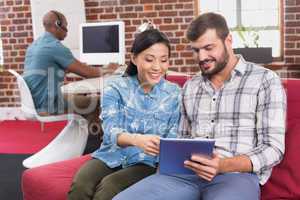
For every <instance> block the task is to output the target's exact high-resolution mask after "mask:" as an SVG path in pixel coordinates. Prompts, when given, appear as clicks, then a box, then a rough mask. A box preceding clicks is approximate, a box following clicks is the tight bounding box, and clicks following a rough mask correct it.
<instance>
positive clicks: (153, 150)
mask: <svg viewBox="0 0 300 200" xmlns="http://www.w3.org/2000/svg"><path fill="white" fill-rule="evenodd" d="M159 138H160V137H159V136H158V135H142V134H138V133H121V134H119V135H118V139H117V143H118V145H119V146H121V147H126V146H136V147H139V148H141V149H143V150H144V152H145V153H146V154H149V155H151V156H156V155H157V154H158V153H159Z"/></svg>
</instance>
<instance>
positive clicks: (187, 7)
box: [0, 0, 300, 107]
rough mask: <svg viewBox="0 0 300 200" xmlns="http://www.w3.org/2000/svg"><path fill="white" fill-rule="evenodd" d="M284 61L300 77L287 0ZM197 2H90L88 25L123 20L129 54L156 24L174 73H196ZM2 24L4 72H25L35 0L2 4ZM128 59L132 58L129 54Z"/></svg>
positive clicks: (292, 8) (299, 0)
mask: <svg viewBox="0 0 300 200" xmlns="http://www.w3.org/2000/svg"><path fill="white" fill-rule="evenodd" d="M284 1H285V2H284V23H285V25H284V32H285V35H284V39H285V41H286V42H285V43H284V60H283V62H282V63H283V64H277V65H275V66H273V65H271V66H269V67H270V68H273V69H275V70H278V71H282V73H281V74H282V75H283V76H294V77H300V73H299V71H300V67H299V65H300V50H299V49H300V48H299V47H300V40H299V39H300V34H299V33H300V22H299V21H300V20H299V19H300V0H284ZM195 6H196V4H195V1H194V0H85V9H86V10H85V11H86V18H87V21H88V22H95V21H99V20H101V21H106V20H107V21H109V20H113V19H120V20H123V21H124V22H125V24H126V50H127V52H129V50H130V46H131V44H132V41H133V36H134V32H135V31H136V28H137V27H138V26H139V25H140V24H141V23H142V22H144V21H146V19H150V20H152V21H153V22H154V23H155V24H156V25H158V27H159V29H160V30H161V31H163V32H165V33H166V34H167V35H168V36H169V38H170V40H171V42H172V50H173V51H172V52H173V53H172V61H171V64H172V67H171V69H174V70H177V71H181V72H188V73H194V72H195V71H197V70H198V69H197V67H195V64H194V61H193V58H192V53H191V51H190V50H189V49H188V48H187V45H186V44H187V41H186V40H185V30H186V28H187V26H188V24H189V22H190V21H191V20H192V18H193V17H194V13H195V12H194V11H195ZM0 24H1V31H2V40H3V46H4V58H5V59H4V64H5V69H15V70H17V71H19V72H20V73H22V71H23V61H24V54H25V51H26V48H27V47H28V45H29V44H30V43H31V42H32V40H33V39H32V38H33V33H32V22H31V8H30V0H0ZM126 58H127V60H128V59H129V54H127V55H126ZM14 81H15V80H14V79H13V78H12V76H11V75H10V74H9V73H7V72H6V71H4V72H0V107H7V106H8V107H11V106H16V105H18V102H19V96H18V89H17V88H16V85H15V83H14Z"/></svg>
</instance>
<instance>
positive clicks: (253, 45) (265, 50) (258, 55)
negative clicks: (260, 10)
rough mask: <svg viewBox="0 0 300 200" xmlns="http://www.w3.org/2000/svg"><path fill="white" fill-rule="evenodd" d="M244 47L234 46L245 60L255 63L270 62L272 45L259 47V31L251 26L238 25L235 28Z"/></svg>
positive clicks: (235, 50) (236, 51)
mask: <svg viewBox="0 0 300 200" xmlns="http://www.w3.org/2000/svg"><path fill="white" fill-rule="evenodd" d="M236 31H237V33H238V36H239V37H240V39H241V41H242V43H243V45H244V48H235V49H234V52H235V53H236V54H241V55H243V57H244V58H245V60H247V61H250V62H255V63H264V64H265V63H270V62H272V47H259V33H258V30H257V29H254V28H252V27H247V28H246V27H244V26H240V27H238V28H237V29H236Z"/></svg>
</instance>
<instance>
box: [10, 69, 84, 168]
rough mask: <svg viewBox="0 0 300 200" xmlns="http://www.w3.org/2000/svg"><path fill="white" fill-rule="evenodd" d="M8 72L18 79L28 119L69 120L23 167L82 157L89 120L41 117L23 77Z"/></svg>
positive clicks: (46, 120)
mask: <svg viewBox="0 0 300 200" xmlns="http://www.w3.org/2000/svg"><path fill="white" fill-rule="evenodd" d="M8 71H9V72H10V73H11V74H13V75H14V76H15V77H16V79H17V84H18V87H19V90H20V98H21V110H22V112H23V113H24V116H25V118H26V119H30V120H37V121H40V122H56V121H66V120H68V123H67V125H66V126H65V127H64V128H63V130H62V131H61V132H60V133H59V134H58V135H57V136H56V137H55V138H54V139H53V140H52V141H51V142H50V143H49V144H48V145H47V146H46V147H44V148H43V149H41V150H40V151H39V152H37V153H35V154H34V155H32V156H30V157H29V158H27V159H25V160H24V161H23V166H24V167H26V168H33V167H37V166H41V165H44V164H49V163H53V162H57V161H62V160H66V159H71V158H74V157H77V156H80V155H82V153H83V151H84V148H85V146H86V143H87V138H88V122H87V120H86V119H84V118H83V117H81V116H80V115H76V114H62V115H49V116H41V115H39V114H38V112H37V111H36V109H35V106H34V102H33V99H32V95H31V92H30V90H29V88H28V86H27V84H26V82H25V80H24V79H23V77H22V76H21V75H20V74H18V73H17V72H16V71H14V70H12V69H9V70H8Z"/></svg>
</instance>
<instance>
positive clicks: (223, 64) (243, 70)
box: [114, 13, 286, 200]
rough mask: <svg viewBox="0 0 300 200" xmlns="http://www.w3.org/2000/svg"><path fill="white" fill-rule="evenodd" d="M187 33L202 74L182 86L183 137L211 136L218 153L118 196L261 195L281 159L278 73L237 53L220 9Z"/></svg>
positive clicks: (149, 199) (192, 199)
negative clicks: (186, 171) (185, 171)
mask: <svg viewBox="0 0 300 200" xmlns="http://www.w3.org/2000/svg"><path fill="white" fill-rule="evenodd" d="M187 38H188V40H189V41H191V47H192V49H193V51H194V53H195V56H196V58H197V59H196V61H197V63H198V64H199V68H200V70H201V72H202V73H201V74H198V75H196V76H195V77H193V79H191V80H189V81H188V82H187V83H186V84H185V86H184V88H183V95H182V106H181V119H180V125H179V135H180V136H181V137H187V138H211V139H214V140H215V152H214V154H213V156H212V158H207V157H205V156H201V155H192V156H191V158H190V159H189V160H186V161H185V162H184V163H182V164H184V165H185V167H186V168H188V169H190V170H192V171H194V173H195V174H194V175H178V174H173V175H164V174H155V175H152V176H149V177H147V178H145V179H143V180H141V181H140V182H138V183H136V184H135V185H133V186H131V187H129V188H128V189H127V190H125V191H123V192H121V193H120V194H119V195H117V196H116V197H115V198H114V200H128V199H139V200H153V199H155V200H165V199H173V200H182V199H188V200H199V199H201V200H211V199H214V200H224V199H226V200H241V199H242V200H259V199H260V187H259V185H260V184H264V183H266V181H267V180H268V178H269V177H270V175H271V171H272V168H273V167H274V166H275V165H276V164H278V163H279V162H280V160H281V159H282V157H283V153H284V133H285V114H286V95H285V91H284V89H283V87H282V85H281V81H280V78H279V77H278V76H277V75H276V73H275V72H273V71H271V70H268V69H266V68H264V67H262V66H259V65H257V64H254V63H250V62H247V61H245V60H244V59H243V57H242V56H241V55H235V54H234V52H233V49H232V37H231V35H230V33H229V29H228V26H227V23H226V21H225V19H224V18H223V17H222V16H221V15H219V14H215V13H205V14H203V15H200V16H199V17H197V18H196V19H195V20H194V21H193V22H192V23H191V25H190V27H189V29H188V31H187ZM178 151H180V149H179V150H178ZM170 156H176V152H174V155H170Z"/></svg>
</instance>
